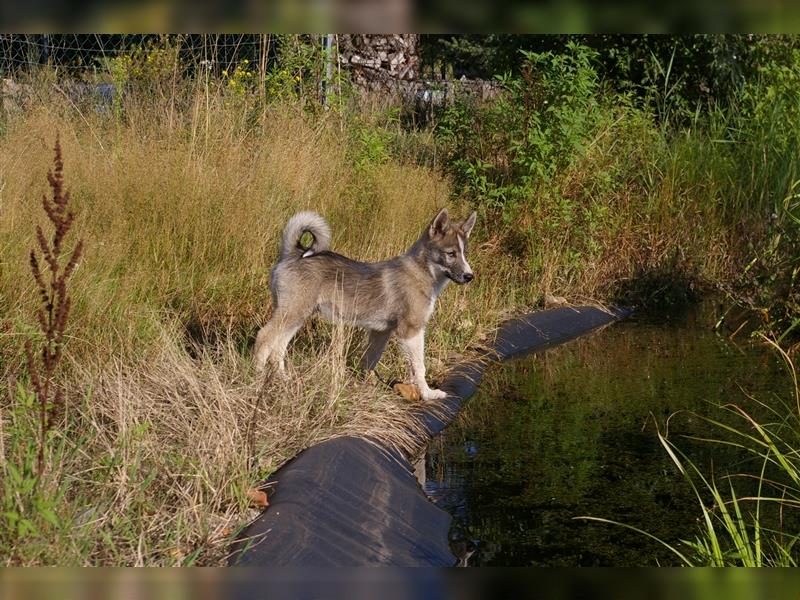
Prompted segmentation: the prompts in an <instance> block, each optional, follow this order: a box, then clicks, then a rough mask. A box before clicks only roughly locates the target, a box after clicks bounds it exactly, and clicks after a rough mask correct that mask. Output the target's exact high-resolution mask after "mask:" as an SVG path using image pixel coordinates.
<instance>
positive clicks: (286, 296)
mask: <svg viewBox="0 0 800 600" xmlns="http://www.w3.org/2000/svg"><path fill="white" fill-rule="evenodd" d="M475 219H476V213H474V212H473V213H472V214H471V215H470V216H469V218H467V219H466V220H465V221H463V222H462V223H452V222H451V221H450V218H449V216H448V214H447V209H442V210H441V211H439V214H437V215H436V217H435V218H434V219H433V221H431V223H430V225H429V226H428V227H426V228H425V231H423V232H422V235H421V236H420V237H419V239H418V240H417V241H416V242H415V243H414V245H413V246H411V248H410V249H409V250H408V252H406V253H405V254H403V255H401V256H397V257H395V258H392V259H390V260H386V261H382V262H376V263H362V262H358V261H355V260H352V259H349V258H347V257H345V256H342V255H341V254H336V253H335V252H331V251H330V250H328V248H329V247H330V243H331V230H330V227H329V226H328V224H327V222H326V221H325V219H323V218H322V217H321V216H319V215H318V214H316V213H313V212H301V213H297V214H296V215H294V216H293V217H292V218H291V219H289V222H288V223H287V224H286V227H285V229H284V230H283V240H282V243H281V256H280V259H279V261H278V263H277V264H276V265H275V267H274V268H273V269H272V281H271V285H270V287H271V289H272V300H273V312H272V317H271V318H270V320H269V322H268V323H267V324H266V325H265V326H264V327H262V328H261V330H260V331H259V332H258V336H257V337H256V345H255V365H256V368H257V369H258V370H262V369H263V368H264V366H265V365H266V363H267V361H270V362H271V363H272V364H273V365H274V366H275V367H276V368H277V369H279V371H280V372H284V370H285V364H284V357H285V355H286V347H287V346H288V345H289V342H290V341H291V339H292V337H294V335H295V333H297V330H298V329H300V327H301V326H302V325H303V322H304V321H305V320H306V319H307V318H308V317H310V316H311V315H312V314H314V313H317V312H318V313H319V314H320V315H322V316H323V317H324V318H326V319H328V320H337V321H343V322H345V323H348V324H353V325H357V326H359V327H364V328H365V329H367V330H368V331H369V343H368V346H367V349H366V351H365V353H364V356H363V358H362V367H363V368H364V369H365V370H367V371H369V370H372V369H374V368H375V365H376V364H377V363H378V360H379V359H380V357H381V354H382V353H383V350H384V348H385V347H386V342H387V341H388V340H389V337H390V336H391V335H392V334H393V333H394V334H395V335H396V337H397V339H398V341H399V342H400V346H401V348H402V349H403V351H404V353H405V355H406V357H407V359H408V363H409V365H410V368H411V375H412V379H413V383H415V384H416V385H417V387H418V388H419V390H420V394H421V395H422V397H423V398H424V399H426V400H431V399H437V398H444V397H445V396H446V395H447V394H446V393H445V392H443V391H441V390H437V389H431V388H430V387H428V383H427V382H426V381H425V361H424V344H425V327H426V325H427V323H428V319H429V318H430V316H431V313H433V307H434V304H435V302H436V298H437V297H438V296H439V294H440V293H441V291H442V290H443V289H444V287H445V285H446V284H447V283H448V282H449V281H455V282H456V283H462V284H463V283H469V282H470V281H472V278H473V274H472V269H471V268H470V266H469V264H468V263H467V257H466V253H467V240H468V238H469V234H470V232H471V231H472V228H473V227H474V225H475ZM306 233H310V234H311V236H313V238H312V239H313V241H311V243H310V244H305V245H301V238H307V237H308V236H307V235H305V234H306Z"/></svg>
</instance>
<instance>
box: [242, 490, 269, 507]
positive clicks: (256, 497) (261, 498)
mask: <svg viewBox="0 0 800 600" xmlns="http://www.w3.org/2000/svg"><path fill="white" fill-rule="evenodd" d="M247 499H248V500H250V506H251V507H253V508H267V507H268V506H269V501H268V500H267V492H265V491H263V490H247Z"/></svg>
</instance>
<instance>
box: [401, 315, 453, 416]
mask: <svg viewBox="0 0 800 600" xmlns="http://www.w3.org/2000/svg"><path fill="white" fill-rule="evenodd" d="M400 346H401V347H402V348H403V351H404V352H405V354H406V358H407V359H408V363H409V365H410V366H411V376H412V378H413V380H414V383H415V384H417V387H418V388H419V393H420V395H421V396H422V398H423V399H424V400H441V399H442V398H446V397H447V393H446V392H443V391H442V390H435V389H431V388H429V387H428V382H427V381H425V330H424V329H420V330H418V331H417V332H415V333H413V334H412V335H409V336H407V337H405V338H400Z"/></svg>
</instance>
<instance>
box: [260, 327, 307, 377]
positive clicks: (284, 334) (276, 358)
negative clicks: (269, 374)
mask: <svg viewBox="0 0 800 600" xmlns="http://www.w3.org/2000/svg"><path fill="white" fill-rule="evenodd" d="M302 325H303V320H302V319H301V320H299V321H291V320H289V319H288V318H287V315H286V314H283V313H277V314H274V315H272V318H271V319H270V320H269V322H268V323H267V324H266V325H264V327H262V328H261V329H260V330H259V332H258V335H257V336H256V345H255V352H254V355H255V357H254V362H255V367H256V370H258V371H262V370H263V369H264V367H265V366H266V364H267V361H270V362H271V363H272V364H273V365H275V366H276V367H277V368H278V371H279V372H280V373H284V372H285V371H286V364H285V362H284V357H285V356H286V348H287V347H288V346H289V342H290V341H292V338H293V337H294V334H296V333H297V330H298V329H300V327H301V326H302Z"/></svg>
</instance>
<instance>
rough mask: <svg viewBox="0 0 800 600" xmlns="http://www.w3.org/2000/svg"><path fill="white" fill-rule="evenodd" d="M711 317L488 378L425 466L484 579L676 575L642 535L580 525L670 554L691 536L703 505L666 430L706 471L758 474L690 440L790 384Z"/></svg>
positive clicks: (687, 317)
mask: <svg viewBox="0 0 800 600" xmlns="http://www.w3.org/2000/svg"><path fill="white" fill-rule="evenodd" d="M712 312H713V308H711V307H709V306H706V307H705V308H703V307H698V308H695V309H692V310H691V311H688V312H684V313H683V314H681V315H673V316H671V317H668V318H664V317H659V318H653V317H647V316H644V317H642V316H640V317H635V318H631V319H628V320H626V321H624V322H621V323H618V324H614V325H612V326H610V327H607V328H605V329H603V330H601V331H598V332H595V333H593V334H590V335H589V336H587V337H585V338H582V339H579V340H576V341H573V342H570V343H568V344H567V345H565V346H562V347H559V348H555V349H552V350H549V351H547V352H545V353H542V354H538V355H534V356H532V357H528V358H526V359H522V360H517V361H513V362H509V363H505V364H501V365H496V366H493V367H490V368H489V369H488V370H487V372H486V374H485V376H484V379H483V383H482V384H481V389H480V391H479V392H478V394H476V396H475V397H473V398H472V399H471V400H469V401H468V403H467V406H466V409H465V410H464V412H463V414H462V415H461V417H460V418H459V419H458V420H457V421H456V422H455V423H454V424H453V425H452V426H451V427H449V428H448V429H447V430H446V431H445V433H444V434H443V435H442V436H440V437H439V438H438V439H437V440H435V441H434V442H433V443H432V444H431V447H430V452H429V455H428V459H427V467H426V471H427V473H426V475H427V482H426V485H425V488H426V492H427V493H428V494H429V496H430V497H431V498H432V499H433V500H434V502H435V503H436V504H437V505H439V506H440V507H442V508H444V509H445V510H447V511H448V512H450V513H451V514H452V516H453V518H454V520H453V527H452V530H451V545H452V547H453V550H454V552H455V553H456V554H457V555H463V554H465V553H466V554H468V555H469V560H468V564H469V565H476V566H477V565H494V566H528V565H541V566H584V565H585V566H600V565H603V566H639V565H651V566H652V565H655V564H662V565H671V564H677V562H676V560H675V558H674V557H673V556H672V555H671V554H670V553H669V552H668V551H666V550H664V549H663V548H662V547H660V546H659V545H658V544H657V543H655V542H653V541H651V540H648V539H647V538H646V537H644V536H642V535H640V534H637V533H635V532H631V531H628V530H625V529H623V528H620V527H614V526H611V525H603V524H595V523H588V522H585V521H576V520H574V519H573V517H575V516H579V515H592V516H597V517H605V518H609V519H613V520H617V521H623V522H625V523H628V524H630V525H634V526H637V527H640V528H642V529H645V530H647V531H648V532H650V533H652V534H654V535H656V536H659V537H660V538H662V539H664V540H666V541H669V542H671V543H677V541H678V540H679V539H682V538H684V539H685V538H687V537H693V536H694V532H695V527H696V525H697V518H698V517H699V516H700V513H699V507H698V505H697V500H696V498H695V497H694V495H693V493H692V491H691V488H690V487H689V485H688V484H687V483H686V481H685V480H684V479H683V477H682V476H681V475H680V474H679V472H678V471H677V469H676V468H675V466H674V464H673V463H672V461H671V460H670V459H669V457H668V456H667V454H666V452H665V451H664V449H663V448H662V446H661V445H660V444H659V442H658V439H657V438H656V435H655V432H656V426H658V427H659V428H661V430H662V431H665V428H666V426H667V421H668V420H669V434H670V439H672V440H673V441H677V442H678V443H679V445H680V447H681V448H682V449H683V450H685V451H686V452H687V453H688V454H689V455H690V456H691V457H692V459H693V460H695V461H696V462H697V463H698V464H700V465H705V466H706V467H707V470H708V471H710V470H711V468H712V465H713V468H714V470H715V471H716V472H717V473H720V472H733V473H735V472H740V471H741V470H742V469H743V468H745V467H747V466H748V465H746V464H745V463H744V462H743V457H742V456H741V455H740V454H737V453H735V452H733V451H730V450H725V449H724V448H720V447H719V446H712V445H709V444H706V443H701V442H696V441H693V440H688V439H683V438H682V437H681V436H683V435H692V434H694V435H698V434H699V435H705V434H708V433H710V432H711V431H712V430H711V429H710V428H709V426H708V424H706V423H705V422H704V421H703V420H702V419H699V418H697V417H696V416H695V415H694V414H693V413H700V414H705V415H709V416H713V417H717V418H719V417H723V418H726V417H725V416H724V413H723V412H722V411H720V410H719V409H718V408H717V407H718V406H719V405H720V404H725V403H738V404H740V405H742V406H745V407H748V408H752V405H753V402H752V401H751V400H748V399H747V397H746V395H745V394H744V393H743V391H742V390H746V391H747V393H749V394H751V395H753V396H754V397H756V398H760V399H768V398H769V397H771V395H772V394H775V393H777V394H779V395H781V396H782V397H784V398H789V397H790V396H789V395H788V394H789V389H790V388H789V381H788V377H787V374H786V372H785V370H784V368H783V366H782V365H781V363H780V361H779V359H778V358H777V357H776V355H775V354H774V353H773V352H771V351H770V350H768V349H767V348H765V347H763V346H762V345H760V344H755V343H752V342H749V341H748V340H747V338H745V339H742V340H740V341H739V343H732V342H730V341H728V340H727V338H726V337H724V336H719V335H717V334H716V333H714V332H713V331H712V330H711V327H710V326H711V324H713V322H714V320H713V314H711V313H712ZM671 415H672V417H671V418H670V416H671ZM745 470H746V469H745Z"/></svg>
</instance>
